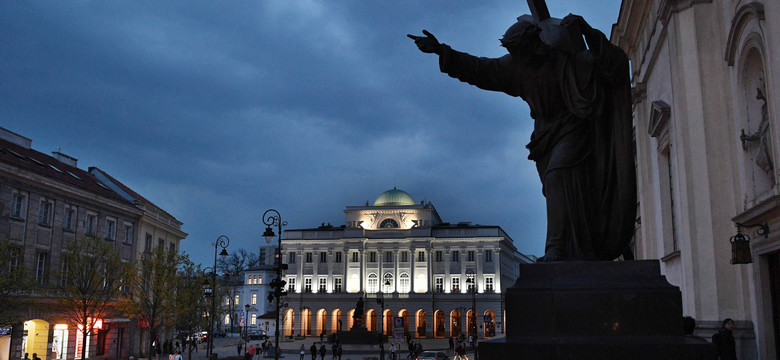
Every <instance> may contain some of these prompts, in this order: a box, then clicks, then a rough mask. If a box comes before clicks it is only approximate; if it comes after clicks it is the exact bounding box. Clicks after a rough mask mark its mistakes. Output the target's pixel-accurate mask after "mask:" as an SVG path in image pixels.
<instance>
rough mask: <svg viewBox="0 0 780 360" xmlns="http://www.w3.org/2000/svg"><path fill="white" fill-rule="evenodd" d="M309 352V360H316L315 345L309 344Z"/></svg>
mask: <svg viewBox="0 0 780 360" xmlns="http://www.w3.org/2000/svg"><path fill="white" fill-rule="evenodd" d="M309 351H310V352H311V360H317V344H311V347H310V348H309Z"/></svg>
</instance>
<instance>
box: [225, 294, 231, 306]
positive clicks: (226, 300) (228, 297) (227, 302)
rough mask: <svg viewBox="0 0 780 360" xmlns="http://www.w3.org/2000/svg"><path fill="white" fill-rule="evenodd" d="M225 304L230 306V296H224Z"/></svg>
mask: <svg viewBox="0 0 780 360" xmlns="http://www.w3.org/2000/svg"><path fill="white" fill-rule="evenodd" d="M225 306H230V296H225Z"/></svg>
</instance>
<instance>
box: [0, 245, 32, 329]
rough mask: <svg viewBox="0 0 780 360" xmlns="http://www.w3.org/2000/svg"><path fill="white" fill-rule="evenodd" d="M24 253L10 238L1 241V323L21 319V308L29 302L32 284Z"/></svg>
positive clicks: (10, 322)
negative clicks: (25, 265) (26, 268)
mask: <svg viewBox="0 0 780 360" xmlns="http://www.w3.org/2000/svg"><path fill="white" fill-rule="evenodd" d="M22 255H23V253H22V249H21V248H18V247H15V246H13V244H12V243H11V241H10V240H8V239H4V240H2V241H0V304H3V305H2V306H0V325H9V324H13V323H16V322H19V321H21V320H22V311H20V309H21V308H22V307H23V306H25V305H26V304H27V303H28V302H29V300H28V295H29V292H30V289H31V286H30V281H29V279H28V276H27V272H26V271H25V268H24V261H22V259H23V258H24V257H23V256H22Z"/></svg>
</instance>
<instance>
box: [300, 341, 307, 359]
mask: <svg viewBox="0 0 780 360" xmlns="http://www.w3.org/2000/svg"><path fill="white" fill-rule="evenodd" d="M300 353H301V360H303V356H304V355H306V348H305V347H303V344H301V350H300Z"/></svg>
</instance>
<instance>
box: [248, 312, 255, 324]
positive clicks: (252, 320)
mask: <svg viewBox="0 0 780 360" xmlns="http://www.w3.org/2000/svg"><path fill="white" fill-rule="evenodd" d="M250 319H251V320H249V325H257V314H252V315H251V317H250Z"/></svg>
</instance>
